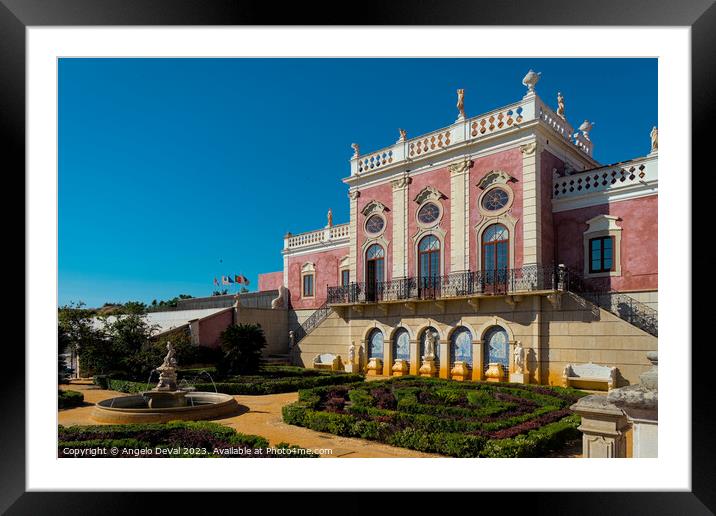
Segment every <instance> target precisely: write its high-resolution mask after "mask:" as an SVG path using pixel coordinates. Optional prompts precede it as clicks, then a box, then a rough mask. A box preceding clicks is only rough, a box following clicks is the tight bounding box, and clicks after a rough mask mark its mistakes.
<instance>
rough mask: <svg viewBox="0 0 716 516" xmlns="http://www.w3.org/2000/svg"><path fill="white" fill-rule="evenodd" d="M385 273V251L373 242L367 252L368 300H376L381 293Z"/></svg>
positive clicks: (366, 284)
mask: <svg viewBox="0 0 716 516" xmlns="http://www.w3.org/2000/svg"><path fill="white" fill-rule="evenodd" d="M384 274H385V251H384V250H383V248H382V247H381V246H379V245H378V244H373V245H372V246H370V247H369V248H368V250H367V251H366V252H365V291H366V301H375V300H376V297H377V296H378V294H379V293H380V290H381V288H380V287H381V283H382V282H383V281H384V279H383V277H384V276H383V275H384Z"/></svg>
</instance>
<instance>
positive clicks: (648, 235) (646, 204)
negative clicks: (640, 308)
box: [554, 195, 658, 292]
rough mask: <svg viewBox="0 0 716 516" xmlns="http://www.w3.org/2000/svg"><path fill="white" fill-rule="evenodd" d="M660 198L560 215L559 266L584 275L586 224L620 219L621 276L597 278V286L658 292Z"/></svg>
mask: <svg viewBox="0 0 716 516" xmlns="http://www.w3.org/2000/svg"><path fill="white" fill-rule="evenodd" d="M657 208H658V196H657V195H651V196H648V197H640V198H637V199H629V200H624V201H618V202H614V203H610V204H601V205H598V206H589V207H587V208H579V209H575V210H568V211H562V212H557V213H555V214H554V229H555V234H556V242H557V253H556V254H557V263H563V264H565V265H566V266H568V267H570V268H573V269H575V270H576V271H578V272H580V273H583V272H584V245H583V241H584V232H585V231H586V230H587V228H588V226H587V222H586V221H588V220H590V219H591V218H593V217H596V216H598V215H614V216H617V217H619V220H618V221H617V226H619V227H621V228H622V234H621V276H617V277H609V278H595V279H593V280H591V282H592V283H593V284H598V285H600V286H603V287H607V288H610V289H612V290H618V291H623V292H629V291H639V290H655V289H656V288H657V285H658V240H657V239H658V221H657Z"/></svg>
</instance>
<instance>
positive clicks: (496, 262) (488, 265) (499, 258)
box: [482, 224, 510, 285]
mask: <svg viewBox="0 0 716 516" xmlns="http://www.w3.org/2000/svg"><path fill="white" fill-rule="evenodd" d="M509 248H510V232H509V230H508V229H507V228H506V227H505V226H503V225H502V224H492V225H491V226H487V228H486V229H485V231H484V232H483V233H482V270H483V271H484V275H485V283H487V284H488V285H499V284H503V283H505V282H506V281H507V270H508V269H509V266H510V265H509V264H510V256H509Z"/></svg>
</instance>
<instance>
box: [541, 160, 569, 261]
mask: <svg viewBox="0 0 716 516" xmlns="http://www.w3.org/2000/svg"><path fill="white" fill-rule="evenodd" d="M555 168H556V169H557V170H559V171H562V170H564V162H563V161H562V160H561V159H559V158H557V157H556V156H554V155H553V154H552V153H550V152H548V151H546V150H545V151H542V153H541V155H540V180H541V183H540V186H541V190H542V192H541V193H542V202H541V203H540V207H541V216H542V265H544V266H550V265H554V259H555V256H554V249H555V248H554V217H553V214H552V184H553V177H552V176H553V174H552V170H553V169H555Z"/></svg>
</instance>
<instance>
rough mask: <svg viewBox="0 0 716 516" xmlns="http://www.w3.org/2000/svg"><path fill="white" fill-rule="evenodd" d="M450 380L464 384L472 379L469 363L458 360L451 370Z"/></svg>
mask: <svg viewBox="0 0 716 516" xmlns="http://www.w3.org/2000/svg"><path fill="white" fill-rule="evenodd" d="M450 378H452V379H453V380H457V381H459V382H463V381H465V380H469V379H470V366H469V365H468V363H467V362H464V361H462V360H458V361H457V362H455V365H454V366H453V368H452V369H451V370H450Z"/></svg>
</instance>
